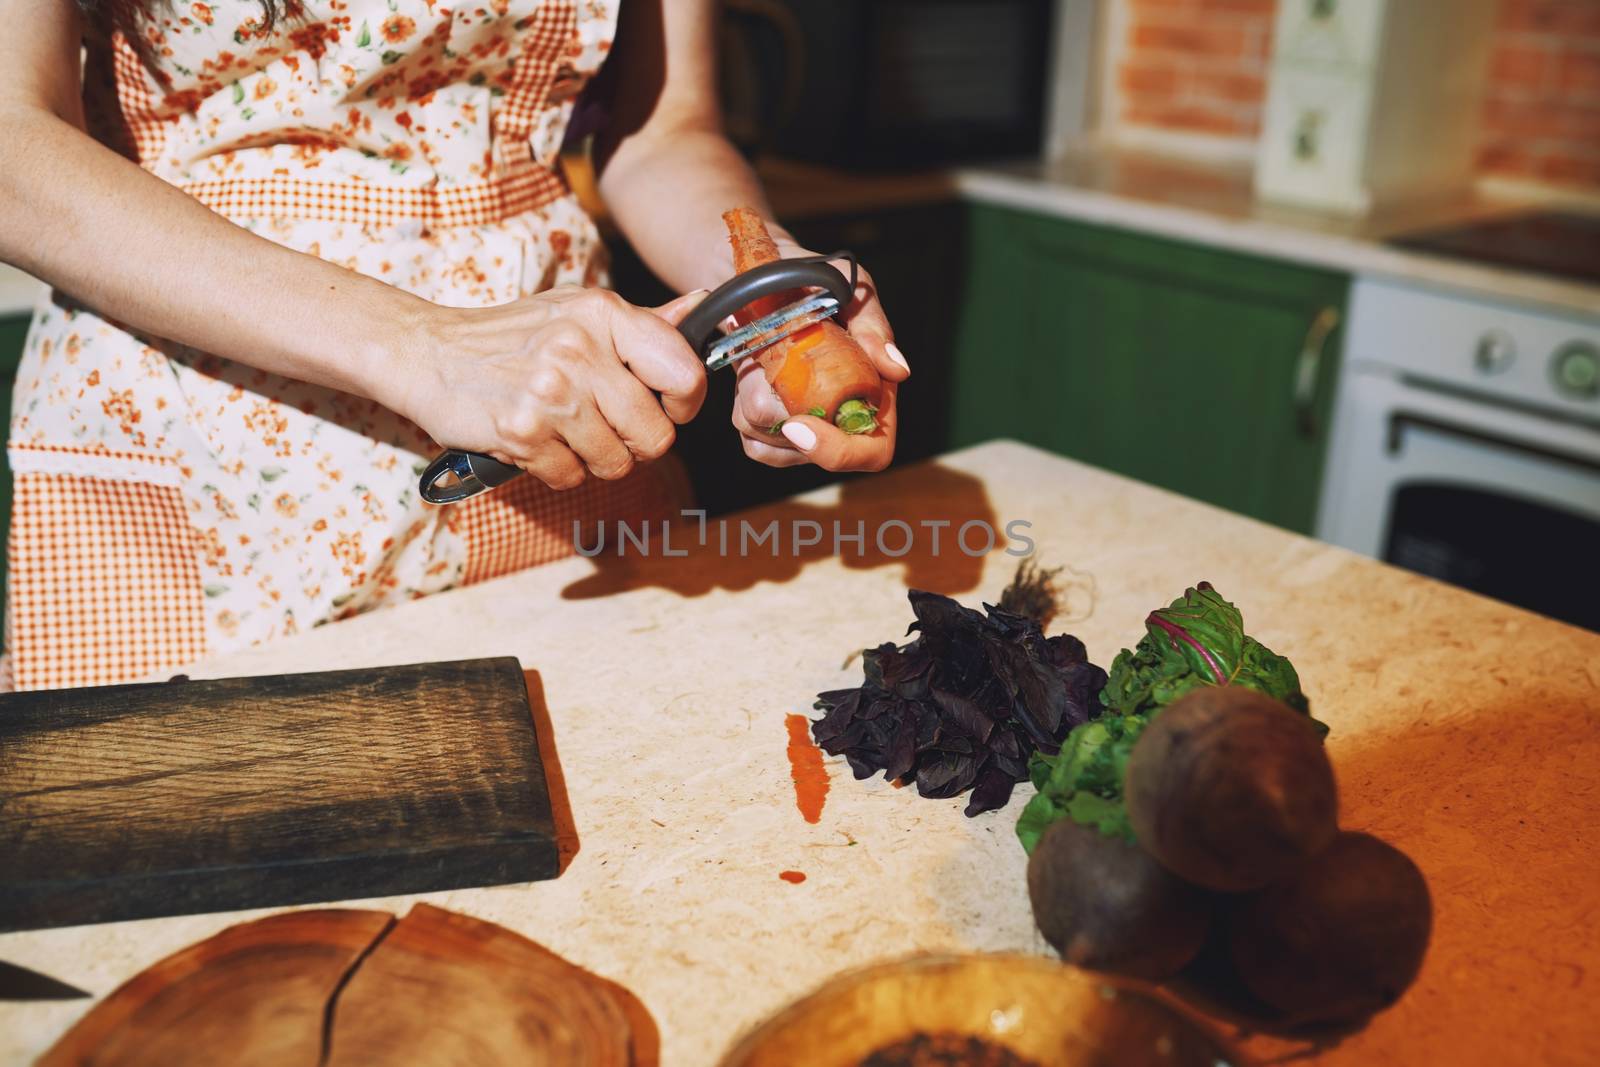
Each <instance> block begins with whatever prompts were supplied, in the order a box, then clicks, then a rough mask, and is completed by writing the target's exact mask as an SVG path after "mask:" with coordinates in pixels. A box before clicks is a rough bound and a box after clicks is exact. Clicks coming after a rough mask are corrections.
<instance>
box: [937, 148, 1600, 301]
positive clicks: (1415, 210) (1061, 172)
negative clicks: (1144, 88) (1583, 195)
mask: <svg viewBox="0 0 1600 1067" xmlns="http://www.w3.org/2000/svg"><path fill="white" fill-rule="evenodd" d="M956 185H957V187H958V188H959V189H960V190H961V193H962V195H964V196H966V197H968V198H969V199H972V200H976V201H981V202H983V203H989V204H996V205H1001V206H1007V207H1015V208H1022V209H1025V210H1029V211H1038V212H1041V213H1044V214H1050V215H1057V216H1061V217H1064V218H1073V219H1078V220H1080V221H1083V222H1091V223H1100V224H1103V225H1107V226H1118V227H1122V228H1125V229H1130V230H1138V231H1141V232H1145V233H1151V234H1156V235H1159V236H1164V237H1171V238H1176V239H1180V240H1187V241H1193V242H1196V243H1199V244H1205V245H1211V246H1213V247H1217V248H1226V249H1230V250H1233V251H1238V252H1243V253H1247V254H1249V255H1256V256H1264V257H1267V258H1276V259H1282V260H1286V261H1290V262H1295V263H1304V264H1307V265H1309V266H1315V267H1325V268H1328V269H1331V270H1338V271H1346V272H1349V273H1351V274H1364V275H1372V276H1377V277H1384V278H1393V279H1400V280H1403V281H1408V282H1414V283H1417V284H1421V285H1426V286H1430V287H1433V288H1437V289H1443V290H1448V291H1455V292H1457V293H1459V294H1461V295H1465V296H1471V297H1475V298H1478V299H1484V300H1492V301H1501V302H1510V303H1516V304H1532V305H1537V306H1541V307H1543V308H1546V309H1549V310H1554V311H1557V312H1564V313H1568V314H1579V315H1588V316H1591V317H1593V316H1600V285H1593V284H1585V283H1582V282H1577V281H1565V280H1562V279H1560V278H1554V277H1545V276H1542V275H1538V274H1534V273H1531V272H1529V271H1523V270H1512V269H1505V268H1499V267H1491V266H1484V265H1479V264H1475V263H1471V262H1468V261H1466V260H1459V259H1450V258H1446V257H1443V256H1434V255H1426V254H1423V253H1421V252H1412V251H1406V250H1403V249H1399V248H1395V247H1392V246H1390V245H1386V244H1384V243H1383V242H1384V241H1385V240H1386V239H1388V238H1391V237H1396V236H1400V235H1402V234H1408V233H1418V232H1421V231H1423V230H1426V229H1431V228H1433V227H1438V226H1448V225H1452V224H1455V223H1460V222H1466V221H1468V220H1471V219H1478V218H1487V217H1491V216H1496V215H1507V214H1515V213H1518V212H1521V211H1526V210H1530V209H1533V208H1536V207H1548V206H1549V205H1548V204H1538V203H1534V202H1530V201H1524V202H1517V201H1511V200H1505V199H1492V198H1489V197H1486V196H1483V195H1480V194H1462V195H1459V196H1454V197H1446V198H1442V199H1438V200H1434V201H1428V202H1418V203H1415V204H1410V205H1405V206H1398V207H1394V208H1390V209H1387V210H1379V211H1377V212H1374V213H1373V214H1371V215H1368V216H1364V217H1359V218H1347V217H1342V216H1339V215H1331V214H1323V213H1319V212H1316V211H1308V210H1305V209H1301V208H1295V207H1287V206H1283V205H1279V204H1273V203H1267V202H1264V201H1260V200H1257V199H1256V197H1255V194H1254V192H1253V190H1252V188H1251V171H1250V168H1249V167H1248V166H1240V165H1237V164H1231V165H1219V164H1210V163H1197V162H1189V161H1180V160H1173V159H1168V158H1163V157H1158V156H1151V155H1141V154H1138V153H1131V152H1125V151H1108V150H1084V151H1081V152H1079V153H1077V154H1074V155H1070V156H1068V157H1067V158H1065V159H1063V160H1061V161H1059V162H1057V163H1052V164H1039V163H1033V164H1017V165H1013V166H1008V167H993V168H978V169H970V170H964V171H961V172H960V173H959V174H958V175H957V176H956Z"/></svg>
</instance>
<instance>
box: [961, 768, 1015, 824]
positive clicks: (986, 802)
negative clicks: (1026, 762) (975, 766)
mask: <svg viewBox="0 0 1600 1067" xmlns="http://www.w3.org/2000/svg"><path fill="white" fill-rule="evenodd" d="M1016 784H1017V779H1015V778H1013V777H1012V776H1011V775H1009V774H1006V773H1005V772H1004V771H1003V770H1001V769H1000V768H999V767H996V766H995V765H993V764H990V765H989V766H988V767H985V768H984V769H983V773H982V774H980V775H978V780H977V782H976V783H974V784H973V787H972V795H971V796H970V797H968V798H967V808H966V812H965V814H966V815H967V817H968V818H971V817H972V816H974V815H982V814H983V813H984V812H986V811H994V810H995V809H996V808H1003V807H1005V806H1006V801H1008V800H1010V799H1011V790H1012V788H1013V787H1014V786H1015V785H1016Z"/></svg>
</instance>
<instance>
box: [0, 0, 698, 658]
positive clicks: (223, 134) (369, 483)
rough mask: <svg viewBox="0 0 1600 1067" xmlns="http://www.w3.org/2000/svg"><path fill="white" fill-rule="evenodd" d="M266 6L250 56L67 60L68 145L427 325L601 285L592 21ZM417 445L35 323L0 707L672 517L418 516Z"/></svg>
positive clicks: (157, 348) (65, 324) (170, 12)
mask: <svg viewBox="0 0 1600 1067" xmlns="http://www.w3.org/2000/svg"><path fill="white" fill-rule="evenodd" d="M280 7H287V9H288V10H287V11H286V13H285V16H284V17H282V18H280V19H279V20H278V22H277V24H276V25H275V26H274V27H273V28H272V29H271V30H270V31H269V30H267V29H265V28H264V27H263V25H262V21H261V17H260V16H261V6H260V4H259V3H258V2H257V0H213V2H210V3H188V2H185V0H178V2H176V3H174V4H172V5H171V6H170V8H168V9H165V10H163V9H162V7H161V5H157V7H156V10H157V15H156V17H155V18H153V19H152V20H150V21H148V22H147V24H146V31H147V32H146V40H145V41H144V42H143V45H144V47H143V48H142V49H136V48H134V47H133V46H132V44H130V42H128V41H127V40H125V39H123V38H122V37H121V35H114V36H113V37H112V38H111V40H110V42H109V43H104V42H102V43H99V44H96V43H94V42H91V43H90V45H89V53H88V66H87V73H86V77H85V83H86V87H85V101H86V107H87V112H88V115H89V122H90V131H91V133H92V134H93V135H94V136H95V137H96V138H98V139H100V140H102V141H103V142H105V143H107V144H109V145H111V146H113V147H115V148H117V149H118V150H119V151H122V152H124V153H125V154H127V155H129V156H130V157H132V158H134V159H136V160H137V161H138V162H139V163H140V164H141V165H142V166H143V167H145V169H147V170H149V171H151V172H152V173H154V174H156V175H158V176H159V177H161V178H164V179H165V180H167V181H169V182H171V183H172V184H174V185H176V186H178V187H179V188H181V189H183V190H185V191H186V192H188V193H189V194H190V195H192V196H194V197H195V198H196V199H198V200H200V201H201V202H202V203H204V204H206V205H208V206H209V207H211V208H212V209H213V210H215V211H217V212H219V213H220V214H222V215H224V216H226V217H227V218H229V219H231V220H233V221H234V222H235V223H237V224H239V225H241V226H244V227H247V228H249V229H251V230H253V231H255V232H256V233H259V234H261V235H262V236H264V237H267V238H269V239H271V240H273V241H276V242H278V243H279V244H282V245H286V246H288V247H290V248H294V249H298V250H300V251H304V252H308V253H310V254H312V255H316V256H319V257H321V258H323V259H325V260H329V261H331V262H334V263H339V264H342V265H344V266H347V267H349V268H351V269H353V270H357V271H360V272H361V273H363V274H367V275H370V276H372V277H375V278H380V279H382V280H384V281H386V282H389V283H390V284H393V285H396V286H398V287H400V288H402V289H406V290H409V291H410V292H413V293H416V294H418V295H421V296H423V297H426V298H427V299H429V300H433V301H436V302H438V303H441V304H448V305H454V306H484V305H490V304H496V303H502V302H505V301H508V300H512V299H514V298H516V297H518V296H523V295H527V294H531V293H535V292H538V291H540V290H542V289H546V288H549V287H550V286H552V285H556V284H561V283H579V284H584V285H593V284H598V283H600V282H601V281H602V280H603V272H604V267H603V258H602V257H603V250H602V249H601V247H600V244H599V241H598V238H597V234H596V232H595V228H594V226H593V224H592V222H591V221H590V220H589V219H588V218H587V217H586V216H585V215H584V214H583V212H582V211H581V210H580V208H579V206H578V204H577V201H576V199H575V198H574V197H573V195H572V194H571V192H570V190H569V189H568V187H567V185H566V183H565V181H564V180H563V178H562V175H561V173H560V169H559V162H558V158H559V150H560V146H561V142H562V138H563V134H564V131H565V129H566V125H567V121H568V118H569V117H570V115H571V112H572V108H573V101H574V98H575V97H576V95H577V94H578V92H579V90H580V89H582V87H583V86H584V84H585V83H586V81H587V80H588V79H589V78H590V77H591V76H592V75H593V74H594V73H595V72H596V70H597V69H598V68H599V66H600V64H601V62H602V61H603V60H604V58H605V55H606V52H607V50H608V48H609V46H610V42H611V39H612V36H613V32H614V29H615V20H616V10H615V0H457V2H451V0H305V2H304V3H298V2H294V0H290V2H288V3H286V4H281V5H280ZM141 51H142V52H143V53H144V55H143V57H141V55H140V52H141ZM150 254H151V255H152V256H158V255H161V254H163V253H162V251H161V250H160V249H152V250H151V252H150ZM306 325H307V328H308V329H315V328H316V324H315V323H307V324H306ZM436 447H437V446H436V445H435V444H434V443H433V442H431V441H430V440H428V438H427V436H426V435H425V434H423V433H422V432H421V431H420V430H418V429H417V427H416V426H415V425H413V424H411V423H409V422H408V421H406V420H404V419H402V418H401V417H399V416H398V415H395V414H394V413H392V412H390V411H387V410H385V409H383V408H381V407H379V406H378V405H375V404H372V403H369V402H367V401H363V400H359V399H357V398H355V397H352V396H349V395H346V394H342V393H338V392H335V391H332V390H328V389H323V388H319V387H314V386H310V385H306V384H304V383H300V382H295V381H291V380H288V379H285V378H281V377H278V376H275V375H271V374H267V373H264V372H261V371H257V370H254V369H252V368H250V367H248V366H244V365H241V364H237V363H232V362H229V361H227V360H224V359H220V358H218V357H216V356H212V355H208V354H205V353H202V352H197V351H193V350H189V349H184V348H182V347H178V346H174V345H172V344H169V343H166V342H161V341H153V340H150V339H145V338H141V337H139V336H136V335H135V334H133V333H130V332H127V331H125V330H124V329H122V328H121V327H119V326H118V325H117V324H115V323H113V322H109V321H107V320H105V319H103V318H101V317H99V316H97V315H95V314H94V313H93V312H92V311H90V310H88V309H86V308H84V307H81V306H75V305H73V304H72V303H71V302H70V301H69V300H67V299H66V298H64V297H61V296H54V297H50V298H47V299H46V301H45V302H43V303H42V304H41V306H40V307H39V309H38V310H37V312H36V313H35V316H34V322H33V328H32V331H31V333H30V335H29V338H28V342H27V347H26V351H25V353H24V356H23V360H22V364H21V367H20V370H19V371H18V377H17V387H16V392H15V399H14V401H13V408H12V418H11V433H10V440H9V457H10V462H11V467H12V470H13V472H14V474H15V503H14V511H13V519H12V530H11V540H10V556H9V562H10V573H11V577H10V586H9V594H10V595H9V597H8V604H7V620H6V622H7V648H8V659H9V661H10V670H11V672H12V683H13V684H14V685H15V686H16V687H17V688H19V689H37V688H54V687H60V686H67V685H89V684H104V683H111V682H118V681H124V680H129V679H134V678H140V677H147V676H151V675H154V674H157V673H159V672H162V671H165V670H168V669H170V668H172V667H174V666H177V665H179V664H183V663H186V662H189V661H192V660H194V659H196V658H199V657H201V656H203V655H206V654H209V653H214V652H218V651H221V650H225V649H229V648H234V647H238V646H241V645H246V644H251V643H254V642H258V641H263V640H267V639H269V638H272V637H275V636H278V635H282V634H290V633H294V632H296V631H299V630H303V629H305V628H307V627H310V626H315V625H317V624H319V623H323V622H326V621H329V620H331V619H336V618H340V617H343V616H347V615H351V614H354V613H357V612H361V611H366V610H370V609H372V608H376V607H380V606H384V605H388V604H393V603H396V602H400V601H404V600H408V599H410V598H413V597H418V596H422V595H425V594H428V593H432V592H437V591H439V590H443V589H448V588H450V587H452V586H456V585H461V584H465V583H470V582H474V581H480V580H483V579H485V578H489V577H493V576H495V575H498V574H503V573H506V572H508V571H511V570H515V569H519V568H521V567H525V566H529V565H532V564H535V563H539V562H544V561H547V560H550V559H555V558H558V557H561V556H564V555H567V554H569V553H571V552H572V551H573V549H572V521H573V519H575V518H579V517H584V518H600V517H618V518H639V517H648V516H651V515H662V514H666V513H668V512H669V511H670V510H671V509H672V508H674V507H676V506H678V505H679V504H681V503H682V501H681V499H680V498H679V494H678V493H677V492H676V491H675V487H674V485H673V482H674V480H673V479H670V478H667V477H664V476H663V472H662V470H661V467H660V465H653V466H652V467H646V468H641V469H640V470H639V471H638V472H636V473H635V475H633V476H631V477H629V478H627V479H624V480H622V481H620V482H615V483H607V482H597V481H594V480H591V481H590V482H589V483H587V484H586V485H585V486H584V487H583V488H581V489H578V490H574V491H571V492H569V493H555V492H551V491H549V490H546V489H544V488H543V487H542V486H541V485H539V484H538V483H537V482H536V481H535V480H534V479H533V478H529V477H525V478H520V479H517V480H516V481H515V482H512V483H510V484H509V485H507V486H506V487H504V488H503V489H500V490H498V491H496V492H495V493H491V494H489V495H487V496H485V497H481V498H478V499H476V500H473V501H470V502H467V503H465V504H460V505H455V506H453V507H445V508H436V507H433V506H431V505H428V504H424V503H422V502H421V501H420V500H419V499H418V496H417V491H416V482H417V476H418V473H419V471H420V470H421V468H422V466H423V465H424V464H425V463H426V462H427V461H428V460H429V459H430V458H431V457H432V455H433V453H434V452H435V450H436Z"/></svg>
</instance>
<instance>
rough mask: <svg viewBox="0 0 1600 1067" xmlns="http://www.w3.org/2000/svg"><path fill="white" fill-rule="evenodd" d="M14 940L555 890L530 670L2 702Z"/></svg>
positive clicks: (7, 915)
mask: <svg viewBox="0 0 1600 1067" xmlns="http://www.w3.org/2000/svg"><path fill="white" fill-rule="evenodd" d="M0 857H4V861H3V862H0V930H6V931H9V930H23V929H31V928H36V927H44V926H66V925H76V924H79V923H94V922H110V921H114V920H122V919H135V918H144V917H149V916H157V915H182V914H189V913H194V912H212V911H227V910H232V909H237V908H254V907H266V906H277V905H286V904H299V903H311V902H319V901H331V900H348V899H353V898H360V897H374V896H387V895H390V894H397V893H412V892H427V891H430V890H436V889H454V888H460V887H464V886H480V885H497V884H502V883H507V882H523V881H532V880H535V879H541V878H550V877H553V876H555V875H556V873H557V872H558V870H559V860H558V853H557V845H556V837H555V828H554V826H553V825H552V818H551V809H550V796H549V793H548V790H547V786H546V782H545V775H544V770H543V766H542V764H541V762H540V758H539V747H538V742H537V737H536V734H535V727H534V722H533V718H532V715H531V711H530V708H529V704H528V690H527V684H526V682H525V681H524V678H523V673H522V669H521V667H520V665H519V664H518V663H517V661H516V660H515V659H512V658H509V657H507V658H500V659H478V660H461V661H457V662H449V663H421V664H415V665H411V666H404V667H384V668H363V669H360V670H350V671H329V672H322V673H317V674H293V675H269V676H265V677H259V678H226V679H219V680H215V681H175V682H168V683H163V684H155V685H123V686H105V687H98V688H92V689H72V690H56V691H51V692H39V693H18V694H11V695H7V696H4V697H0Z"/></svg>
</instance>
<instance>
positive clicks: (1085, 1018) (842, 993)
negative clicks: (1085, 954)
mask: <svg viewBox="0 0 1600 1067" xmlns="http://www.w3.org/2000/svg"><path fill="white" fill-rule="evenodd" d="M919 1033H924V1034H956V1035H962V1036H970V1037H977V1038H980V1039H982V1040H984V1041H987V1042H990V1043H992V1044H996V1045H1001V1046H1004V1047H1005V1048H1007V1049H1010V1050H1011V1051H1012V1052H1014V1053H1016V1054H1017V1055H1019V1056H1021V1057H1023V1058H1024V1059H1026V1060H1029V1061H1031V1062H1032V1063H1034V1064H1037V1065H1038V1067H1100V1065H1104V1064H1116V1065H1118V1067H1145V1065H1147V1064H1148V1065H1150V1067H1188V1065H1190V1064H1193V1065H1195V1067H1228V1065H1230V1064H1231V1065H1236V1067H1237V1065H1239V1064H1241V1063H1242V1062H1243V1061H1241V1060H1240V1058H1239V1057H1238V1055H1237V1054H1236V1053H1234V1052H1233V1051H1231V1050H1230V1049H1228V1048H1227V1046H1226V1045H1225V1044H1224V1043H1223V1042H1222V1041H1221V1040H1220V1039H1219V1038H1218V1037H1216V1036H1215V1035H1214V1034H1212V1033H1211V1032H1210V1031H1209V1030H1208V1029H1207V1028H1205V1027H1204V1026H1203V1025H1202V1024H1200V1023H1199V1022H1198V1021H1197V1020H1196V1019H1195V1018H1194V1017H1193V1016H1191V1015H1190V1014H1188V1013H1186V1012H1184V1011H1183V1010H1181V1009H1179V1008H1178V1007H1176V1006H1175V1005H1173V1004H1172V1003H1170V1002H1168V1001H1167V1000H1165V999H1164V998H1163V997H1162V996H1161V995H1160V994H1159V993H1157V992H1155V990H1154V989H1153V987H1151V986H1148V985H1145V984H1143V983H1139V982H1133V981H1128V980H1124V979H1118V978H1112V977H1109V976H1107V975H1101V974H1096V973H1091V972H1089V971H1084V970H1080V969H1079V968H1076V967H1072V966H1069V965H1067V964H1064V963H1059V962H1057V961H1055V960H1050V959H1045V958H1042V957H1038V956H1015V955H971V956H917V957H913V958H911V959H907V960H902V961H899V962H895V963H888V964H882V965H879V966H875V967H869V968H866V969H865V970H860V971H854V972H851V973H849V974H845V975H842V976H841V977H839V978H835V979H834V980H832V981H831V982H829V983H828V984H827V985H825V986H823V987H822V988H821V989H819V990H817V991H816V992H815V993H812V994H811V995H810V996H808V997H805V998H804V999H802V1000H800V1001H797V1002H796V1003H794V1004H792V1005H790V1006H789V1007H788V1008H785V1009H784V1010H783V1011H781V1012H779V1013H778V1014H777V1015H775V1016H773V1017H772V1018H771V1019H769V1020H767V1021H766V1022H765V1023H763V1024H762V1025H761V1026H760V1027H758V1028H757V1029H756V1030H754V1031H753V1032H751V1033H750V1034H748V1035H746V1036H745V1038H744V1039H743V1040H741V1041H740V1042H739V1043H738V1044H737V1045H736V1046H735V1047H734V1048H733V1050H732V1051H731V1052H729V1053H728V1055H727V1056H726V1057H725V1058H724V1059H723V1061H722V1067H793V1065H794V1064H801V1063H803V1064H806V1065H807V1067H858V1065H859V1064H860V1063H861V1062H862V1061H863V1060H864V1059H866V1058H867V1057H868V1056H870V1055H872V1054H873V1053H874V1052H877V1051H879V1050H880V1049H884V1048H886V1047H888V1046H891V1045H894V1044H896V1043H898V1042H901V1041H904V1040H906V1039H908V1038H911V1037H913V1036H915V1035H917V1034H919Z"/></svg>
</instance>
